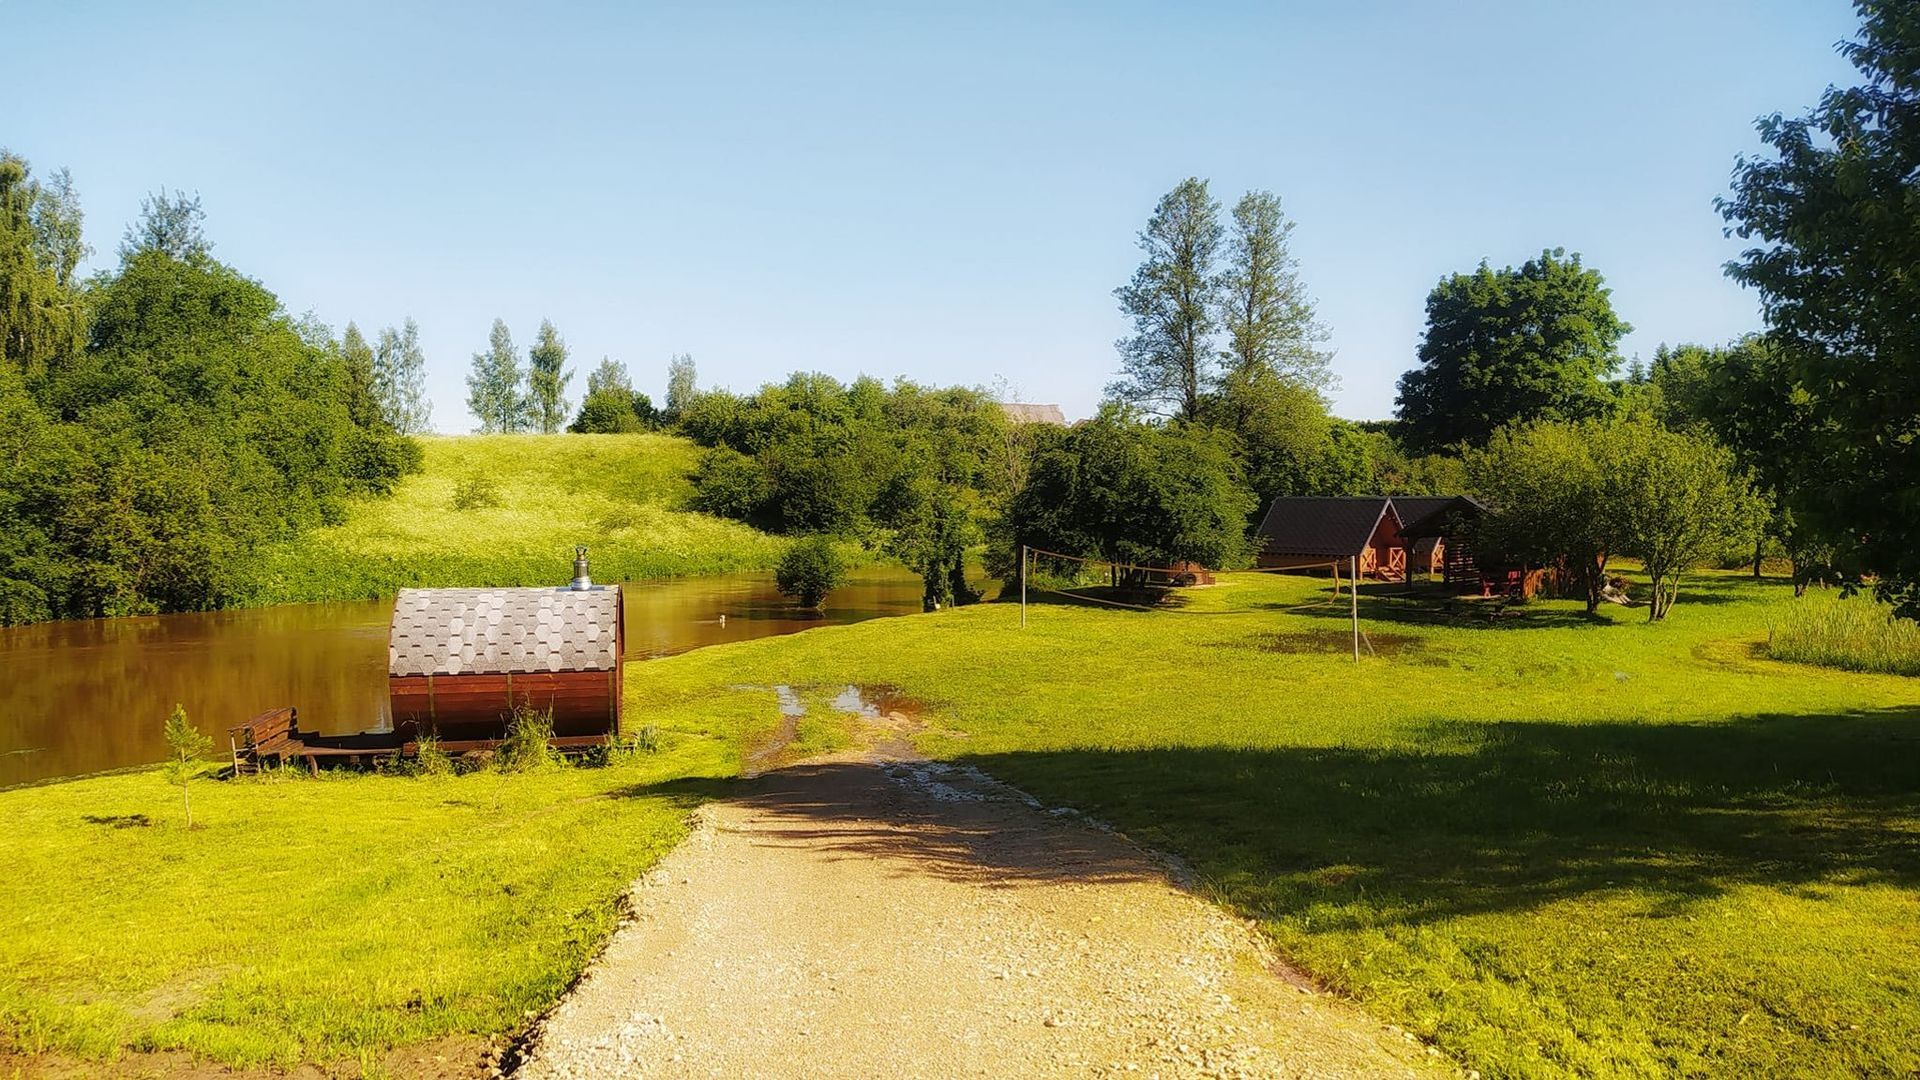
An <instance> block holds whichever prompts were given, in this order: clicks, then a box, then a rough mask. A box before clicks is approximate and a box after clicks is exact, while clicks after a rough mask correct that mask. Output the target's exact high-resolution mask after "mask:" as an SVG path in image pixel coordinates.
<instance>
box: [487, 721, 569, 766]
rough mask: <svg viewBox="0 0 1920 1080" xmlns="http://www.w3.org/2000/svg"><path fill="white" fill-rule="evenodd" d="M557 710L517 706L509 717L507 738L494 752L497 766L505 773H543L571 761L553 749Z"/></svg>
mask: <svg viewBox="0 0 1920 1080" xmlns="http://www.w3.org/2000/svg"><path fill="white" fill-rule="evenodd" d="M552 739H553V710H552V709H535V708H533V707H531V706H528V705H516V706H514V709H513V713H512V714H511V715H510V716H508V717H507V731H506V738H504V739H501V740H500V745H499V746H497V747H495V748H494V751H493V762H492V765H493V769H494V771H496V772H503V773H528V772H539V771H541V770H543V769H552V768H557V767H559V766H562V765H565V764H566V763H567V759H566V756H565V755H563V754H561V753H560V751H558V750H555V749H554V748H553V745H552V742H551V740H552Z"/></svg>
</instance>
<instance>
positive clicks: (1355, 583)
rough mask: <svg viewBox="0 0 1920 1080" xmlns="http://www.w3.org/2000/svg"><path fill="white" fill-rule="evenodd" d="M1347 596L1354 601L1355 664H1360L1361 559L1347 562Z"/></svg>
mask: <svg viewBox="0 0 1920 1080" xmlns="http://www.w3.org/2000/svg"><path fill="white" fill-rule="evenodd" d="M1347 595H1348V596H1349V597H1351V598H1352V600H1353V662H1354V663H1356V664H1357V663H1359V662H1360V557H1359V556H1358V555H1354V556H1351V557H1350V558H1349V560H1348V562H1347Z"/></svg>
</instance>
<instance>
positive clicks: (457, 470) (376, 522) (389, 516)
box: [249, 434, 784, 604]
mask: <svg viewBox="0 0 1920 1080" xmlns="http://www.w3.org/2000/svg"><path fill="white" fill-rule="evenodd" d="M421 442H422V444H423V447H424V450H425V462H424V468H423V470H422V471H421V472H419V473H416V474H414V475H413V476H409V477H407V478H406V479H404V480H402V481H401V482H400V485H399V487H398V488H397V489H396V490H395V492H394V494H393V495H392V496H391V497H388V498H377V499H376V498H368V499H359V500H355V501H354V502H353V503H352V504H351V505H350V507H349V509H348V515H347V520H346V521H345V522H344V523H343V524H341V525H338V526H334V527H331V528H322V529H316V530H313V531H311V532H308V533H307V534H305V535H303V536H302V537H300V538H299V539H298V540H297V541H295V542H292V543H289V544H285V545H281V546H279V547H277V548H274V549H272V550H270V551H268V552H266V553H265V554H264V555H263V557H262V560H261V573H260V577H259V583H258V585H257V587H256V589H255V590H254V593H253V595H252V596H250V597H249V601H250V602H251V603H255V604H275V603H293V602H300V601H309V600H360V599H370V598H372V597H377V596H391V595H393V593H394V592H395V591H396V590H398V589H401V588H407V587H414V586H461V585H544V584H552V583H554V582H555V580H556V577H555V575H556V574H559V575H561V577H560V579H559V580H564V579H565V576H566V575H567V574H568V573H570V571H571V569H572V565H573V562H572V560H573V545H574V544H576V543H580V544H587V545H589V546H590V547H591V548H592V549H593V550H592V557H593V569H594V575H595V577H597V578H599V579H600V580H603V581H638V580H644V579H647V578H656V577H678V576H684V575H691V574H714V573H723V572H727V571H732V570H760V569H766V568H768V567H771V566H772V565H773V564H774V563H775V562H776V561H778V559H779V557H780V553H781V551H783V550H784V542H783V541H781V540H779V539H776V538H775V537H772V536H768V535H767V534H765V533H762V532H760V531H758V530H756V529H753V528H751V527H749V526H746V525H742V524H740V523H739V522H734V521H727V520H723V519H721V518H715V517H711V516H709V515H706V514H701V513H696V512H694V511H692V510H690V509H688V501H689V499H691V497H692V495H693V485H692V483H691V481H689V479H688V475H689V473H690V472H691V471H692V469H693V467H694V465H695V463H696V462H697V460H698V458H699V454H700V449H699V447H697V446H695V445H694V444H692V443H691V442H688V441H687V440H686V439H682V438H680V437H678V436H673V435H660V434H644V435H452V436H428V437H425V438H423V439H422V440H421ZM474 477H485V478H487V479H489V480H490V481H491V482H492V484H493V485H494V488H495V491H496V493H497V498H498V505H495V506H477V507H473V508H470V509H465V510H459V509H455V508H454V501H455V499H454V496H455V492H456V489H457V488H458V487H459V486H460V484H461V483H462V482H463V481H467V480H470V479H471V478H474Z"/></svg>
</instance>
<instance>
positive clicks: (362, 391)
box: [340, 321, 386, 428]
mask: <svg viewBox="0 0 1920 1080" xmlns="http://www.w3.org/2000/svg"><path fill="white" fill-rule="evenodd" d="M340 362H341V364H342V365H343V366H344V368H345V371H346V403H347V415H348V416H351V417H352V418H353V422H354V423H356V424H358V425H360V426H361V427H363V428H364V427H374V426H378V425H382V424H385V423H386V420H385V419H384V417H383V416H382V412H381V408H380V402H379V399H378V398H377V397H376V396H375V393H374V362H373V347H372V346H371V345H368V344H367V339H366V338H365V337H363V336H361V333H360V327H359V326H357V325H356V324H354V323H353V322H351V321H349V322H348V323H347V328H346V329H345V330H344V331H342V332H341V334H340Z"/></svg>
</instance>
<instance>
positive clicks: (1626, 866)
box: [630, 575, 1920, 1077]
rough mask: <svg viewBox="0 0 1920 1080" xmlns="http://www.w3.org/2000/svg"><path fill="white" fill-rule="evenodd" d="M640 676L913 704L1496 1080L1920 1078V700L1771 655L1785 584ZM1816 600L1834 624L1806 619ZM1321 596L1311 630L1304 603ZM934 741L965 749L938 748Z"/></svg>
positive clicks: (1072, 614) (1012, 621) (956, 640)
mask: <svg viewBox="0 0 1920 1080" xmlns="http://www.w3.org/2000/svg"><path fill="white" fill-rule="evenodd" d="M1226 580H1227V581H1228V584H1226V585H1224V586H1222V587H1219V588H1215V589H1210V590H1199V591H1196V592H1194V593H1192V594H1191V602H1190V609H1189V612H1188V613H1181V614H1140V613H1131V612H1126V611H1117V610H1113V609H1098V608H1087V607H1065V606H1057V605H1042V606H1037V607H1036V608H1035V609H1034V611H1033V612H1032V614H1031V618H1030V624H1029V626H1028V628H1027V629H1026V630H1024V631H1022V630H1020V629H1019V627H1018V613H1017V610H1016V609H1015V608H1014V607H1012V606H1010V605H991V606H988V607H983V608H973V609H962V610H959V611H954V612H946V613H941V614H938V615H934V616H930V617H914V618H910V619H906V620H891V621H885V622H876V623H867V624H863V625H858V626H851V627H845V628H834V629H828V630H822V631H818V632H815V633H809V634H804V635H801V636H799V637H795V638H785V639H777V640H769V641H761V642H754V643H750V644H746V645H742V646H739V647H733V648H727V649H715V650H710V651H706V652H696V653H692V654H689V655H686V656H682V657H677V658H674V659H673V660H670V661H665V662H661V663H658V664H653V665H648V666H646V667H644V668H636V669H632V674H631V676H630V686H631V690H630V693H632V694H633V695H635V696H636V697H635V706H636V712H635V715H643V714H644V715H654V716H657V717H661V718H662V719H663V721H664V722H666V723H668V724H670V725H671V724H684V723H689V722H692V720H693V719H694V718H696V717H700V716H703V715H708V714H710V713H714V712H716V711H718V712H724V711H725V710H728V709H732V708H737V707H739V706H738V701H737V695H736V693H735V692H734V691H731V690H729V689H728V688H729V687H731V686H735V685H738V684H740V683H743V682H754V683H758V684H765V683H768V682H772V681H786V682H791V683H795V684H800V685H809V686H832V685H836V684H842V683H869V684H889V685H892V686H894V687H897V688H899V689H900V690H902V691H905V692H906V693H908V694H911V695H913V696H915V697H918V698H919V699H921V700H922V701H924V702H926V703H927V705H928V706H929V710H930V712H929V715H930V718H931V719H932V720H933V721H934V723H935V725H936V726H935V732H936V733H935V734H932V735H929V736H928V737H927V738H926V740H925V745H926V746H927V748H928V749H930V750H932V751H934V752H935V753H938V754H940V755H943V756H948V757H953V758H959V759H963V760H967V761H970V762H973V763H975V764H978V765H979V766H981V767H983V768H985V769H987V770H989V771H991V772H993V773H995V774H997V775H999V776H1002V777H1004V778H1006V779H1008V780H1010V781H1013V782H1015V783H1017V784H1019V785H1021V786H1023V787H1025V788H1027V789H1029V790H1030V791H1032V792H1034V793H1035V794H1037V795H1039V796H1040V797H1042V798H1043V799H1046V800H1048V801H1049V802H1055V803H1061V804H1066V805H1072V806H1076V807H1079V808H1082V809H1084V810H1087V811H1089V812H1091V813H1093V814H1095V815H1097V816H1099V817H1101V818H1104V819H1106V820H1109V821H1111V822H1113V823H1115V824H1116V825H1118V826H1120V827H1121V828H1123V829H1125V830H1126V831H1127V832H1128V833H1130V834H1131V835H1133V836H1135V837H1137V838H1139V839H1141V840H1143V841H1145V842H1147V843H1150V844H1153V845H1156V846H1159V847H1162V848H1165V849H1168V850H1170V851H1173V852H1176V853H1178V854H1180V855H1181V856H1183V857H1184V858H1186V859H1187V860H1188V861H1189V862H1190V863H1191V864H1192V865H1193V866H1194V868H1195V869H1196V871H1197V872H1198V875H1199V877H1200V879H1201V880H1202V882H1203V883H1204V888H1205V889H1206V890H1207V891H1209V892H1210V893H1211V894H1212V895H1214V896H1216V897H1218V898H1219V899H1220V900H1221V901H1223V902H1225V903H1227V904H1229V905H1231V906H1233V907H1235V908H1237V909H1238V910H1240V911H1242V912H1244V913H1245V914H1247V915H1249V916H1251V917H1253V918H1255V919H1257V920H1259V922H1260V924H1261V925H1262V926H1263V927H1265V928H1266V930H1267V931H1268V932H1269V933H1270V934H1271V935H1272V937H1273V939H1274V941H1275V942H1276V943H1277V944H1278V945H1279V946H1280V948H1281V950H1282V951H1283V952H1284V953H1285V954H1286V955H1287V956H1289V957H1290V958H1292V960H1293V961H1294V962H1295V963H1297V964H1299V965H1300V966H1302V967H1303V968H1305V969H1306V970H1307V971H1309V972H1310V973H1312V974H1313V975H1314V976H1315V977H1317V978H1319V979H1320V980H1322V981H1323V982H1325V983H1326V984H1328V985H1330V986H1332V987H1335V988H1337V989H1339V990H1341V991H1343V992H1346V993H1349V994H1351V995H1353V996H1354V997H1356V998H1358V999H1360V1000H1361V1001H1363V1002H1365V1003H1366V1004H1367V1005H1368V1006H1369V1007H1371V1008H1372V1009H1373V1010H1375V1011H1376V1012H1377V1013H1378V1014H1379V1015H1381V1016H1383V1017H1385V1018H1387V1019H1389V1020H1391V1021H1393V1022H1395V1023H1398V1024H1401V1025H1404V1026H1406V1027H1407V1028H1409V1029H1411V1030H1413V1031H1415V1032H1418V1033H1419V1034H1421V1035H1422V1036H1425V1037H1427V1038H1430V1039H1432V1040H1434V1041H1435V1042H1437V1043H1438V1045H1440V1046H1441V1047H1442V1048H1443V1049H1445V1050H1446V1051H1447V1052H1448V1053H1450V1054H1453V1055H1454V1056H1456V1057H1457V1058H1459V1059H1460V1060H1462V1061H1463V1062H1464V1063H1466V1064H1467V1065H1469V1066H1470V1067H1472V1068H1476V1069H1478V1070H1480V1071H1481V1072H1482V1073H1483V1074H1484V1075H1486V1076H1489V1077H1494V1076H1502V1077H1505V1076H1515V1077H1518V1076H1529V1077H1531V1076H1558V1075H1575V1076H1646V1075H1675V1074H1678V1075H1707V1074H1711V1075H1736V1076H1781V1075H1807V1076H1845V1075H1863V1074H1864V1075H1873V1074H1880V1075H1890V1074H1898V1075H1907V1074H1911V1073H1912V1072H1914V1071H1915V1070H1916V1069H1920V893H1917V892H1916V887H1920V683H1916V682H1914V681H1912V680H1910V679H1903V678H1899V677H1893V676H1874V675H1859V674H1851V673H1845V672H1839V671H1832V670H1827V669H1822V668H1815V667H1807V666H1800V665H1793V664H1787V663H1782V662H1778V661H1774V660H1770V659H1766V658H1765V655H1764V654H1765V641H1766V637H1767V633H1768V629H1769V626H1770V625H1771V623H1772V622H1773V621H1775V620H1776V619H1778V618H1779V617H1781V615H1782V614H1784V612H1785V611H1786V610H1787V607H1788V605H1791V604H1793V603H1795V601H1793V600H1792V599H1791V596H1790V590H1789V589H1787V588H1786V587H1784V586H1783V585H1780V584H1777V583H1773V584H1768V585H1755V584H1752V583H1750V582H1748V581H1746V580H1743V579H1742V578H1740V577H1738V576H1735V575H1726V576H1719V577H1714V578H1712V579H1710V580H1708V581H1705V582H1702V583H1699V584H1696V585H1694V586H1693V587H1691V588H1690V589H1688V590H1686V591H1685V592H1683V594H1682V602H1681V604H1680V605H1679V606H1678V607H1677V608H1676V609H1675V611H1674V613H1673V615H1672V617H1671V619H1670V620H1669V621H1668V622H1666V623H1663V624H1658V625H1651V626H1650V625H1647V624H1646V622H1645V617H1646V616H1645V612H1644V611H1640V610H1625V609H1617V608H1614V609H1609V610H1607V611H1604V612H1603V613H1602V614H1603V621H1601V622H1600V623H1598V624H1592V623H1588V622H1587V621H1586V620H1585V618H1584V617H1583V616H1582V615H1581V614H1580V613H1579V611H1578V609H1577V606H1576V605H1572V604H1568V603H1560V602H1543V603H1538V604H1535V605H1532V606H1529V607H1526V608H1523V609H1520V611H1521V612H1522V613H1521V614H1520V615H1518V616H1516V617H1514V618H1512V619H1508V620H1503V621H1500V622H1495V623H1486V622H1481V621H1477V620H1476V621H1473V622H1466V623H1461V624H1457V625H1456V624H1449V623H1446V622H1437V621H1434V620H1433V619H1431V618H1429V617H1427V616H1425V615H1423V613H1422V609H1421V608H1420V607H1418V606H1416V605H1413V604H1409V603H1406V602H1403V601H1397V600H1393V599H1390V598H1388V597H1385V596H1368V597H1363V599H1362V602H1361V610H1362V615H1363V618H1364V620H1365V625H1366V627H1367V629H1368V632H1369V634H1370V635H1371V636H1372V637H1373V638H1374V640H1375V642H1376V648H1377V650H1378V651H1379V653H1380V654H1381V655H1380V656H1378V657H1369V658H1367V659H1365V660H1363V661H1362V662H1361V663H1360V664H1358V665H1355V664H1354V663H1353V661H1352V660H1351V659H1350V658H1349V657H1348V655H1347V653H1346V648H1347V639H1346V637H1345V631H1346V622H1345V615H1346V612H1345V608H1344V604H1343V605H1340V606H1337V607H1336V606H1333V605H1325V606H1311V605H1314V604H1316V603H1318V602H1319V601H1321V600H1323V599H1324V589H1325V586H1326V583H1325V582H1324V581H1315V580H1311V579H1301V578H1263V577H1257V576H1251V575H1242V576H1239V577H1230V578H1228V579H1226ZM1806 602H1807V603H1825V602H1829V600H1828V599H1827V598H1823V597H1818V596H1816V597H1811V598H1809V600H1808V601H1806ZM1303 604H1305V605H1309V606H1306V607H1304V608H1302V607H1301V606H1300V605H1303ZM942 729H945V730H944V731H942Z"/></svg>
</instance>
